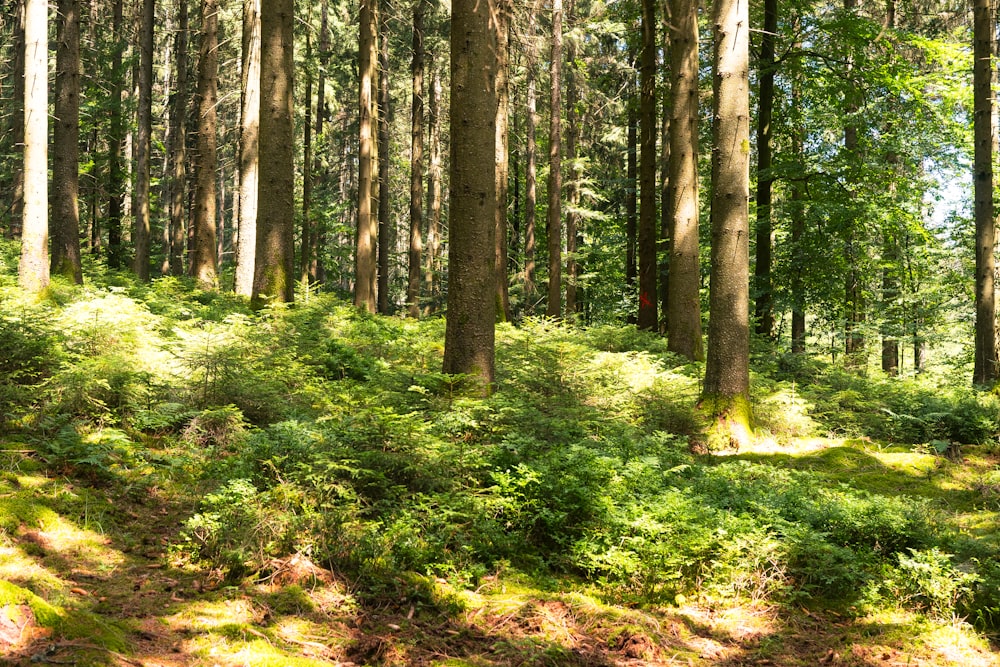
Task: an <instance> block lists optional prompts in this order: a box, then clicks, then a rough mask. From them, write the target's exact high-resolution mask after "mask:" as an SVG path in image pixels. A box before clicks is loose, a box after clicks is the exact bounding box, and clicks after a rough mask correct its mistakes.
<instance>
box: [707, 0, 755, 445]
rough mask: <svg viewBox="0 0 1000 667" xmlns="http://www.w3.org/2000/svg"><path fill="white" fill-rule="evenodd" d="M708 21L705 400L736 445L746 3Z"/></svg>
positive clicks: (744, 209) (741, 379) (743, 267)
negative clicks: (709, 119)
mask: <svg viewBox="0 0 1000 667" xmlns="http://www.w3.org/2000/svg"><path fill="white" fill-rule="evenodd" d="M712 23H713V26H714V40H713V43H714V59H713V72H712V74H713V84H714V85H713V88H714V96H713V109H712V112H713V118H712V277H711V282H710V285H709V289H710V304H709V307H710V319H709V329H708V358H707V363H706V366H705V383H704V388H703V405H705V407H706V408H707V410H708V412H709V413H710V414H711V415H713V416H714V417H716V418H717V419H718V420H719V424H720V426H722V427H723V428H724V430H725V432H727V434H728V435H729V437H730V439H731V440H733V441H735V444H737V446H738V445H739V444H741V443H742V441H743V440H745V439H746V438H748V437H749V428H750V421H751V415H750V402H749V390H750V372H749V370H750V369H749V366H750V363H749V362H750V335H749V330H750V312H749V301H750V295H749V277H750V276H749V274H750V270H749V269H750V267H749V264H750V255H749V243H748V238H747V237H748V234H749V211H748V202H749V199H750V169H749V166H750V85H749V59H750V57H749V15H748V8H747V3H746V2H742V1H740V0H718V2H716V4H715V7H714V12H713V21H712Z"/></svg>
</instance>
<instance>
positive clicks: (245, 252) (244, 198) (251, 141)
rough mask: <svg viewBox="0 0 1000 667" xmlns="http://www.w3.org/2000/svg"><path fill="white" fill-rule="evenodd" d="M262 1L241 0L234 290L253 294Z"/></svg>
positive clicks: (255, 247) (258, 167)
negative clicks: (241, 46)
mask: <svg viewBox="0 0 1000 667" xmlns="http://www.w3.org/2000/svg"><path fill="white" fill-rule="evenodd" d="M182 1H183V0H182ZM260 12H261V0H243V48H242V53H243V55H242V58H243V82H242V88H243V97H242V98H241V105H240V215H239V217H240V227H239V236H238V237H237V242H236V279H235V291H236V293H237V294H240V295H243V296H247V297H249V296H251V295H253V277H254V260H255V257H256V254H257V202H258V188H259V187H260V153H259V150H258V148H259V142H260V87H261V77H260V49H261V44H260Z"/></svg>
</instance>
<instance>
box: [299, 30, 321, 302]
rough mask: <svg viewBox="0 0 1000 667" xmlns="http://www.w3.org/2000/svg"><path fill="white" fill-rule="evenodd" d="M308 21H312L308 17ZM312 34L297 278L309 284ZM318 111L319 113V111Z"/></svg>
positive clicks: (307, 72) (308, 46)
mask: <svg viewBox="0 0 1000 667" xmlns="http://www.w3.org/2000/svg"><path fill="white" fill-rule="evenodd" d="M309 22H310V23H312V19H311V17H310V19H309ZM312 59H313V52H312V36H311V34H310V32H309V31H307V32H306V62H307V63H310V65H309V66H308V67H306V68H305V77H306V95H305V97H306V99H305V102H306V110H305V111H306V113H305V121H304V122H303V123H302V243H301V245H300V247H299V280H301V281H302V283H303V284H305V285H308V284H309V267H310V266H311V265H312V262H313V259H312V255H311V252H312V248H313V244H314V241H313V236H314V235H315V234H316V230H315V228H314V225H313V222H312V191H313V171H312V170H313V116H312V97H313V73H312V65H311V63H312ZM318 113H321V111H319V112H318Z"/></svg>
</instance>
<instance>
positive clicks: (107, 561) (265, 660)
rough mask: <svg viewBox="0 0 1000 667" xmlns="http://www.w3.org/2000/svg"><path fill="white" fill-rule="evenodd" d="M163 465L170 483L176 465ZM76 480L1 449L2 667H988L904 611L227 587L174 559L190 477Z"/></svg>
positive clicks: (552, 591) (329, 587)
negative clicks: (646, 604)
mask: <svg viewBox="0 0 1000 667" xmlns="http://www.w3.org/2000/svg"><path fill="white" fill-rule="evenodd" d="M878 453H879V452H878V451H873V450H872V449H871V448H870V447H869V446H868V444H867V443H864V442H857V441H853V442H852V441H848V442H845V441H842V440H841V441H835V440H826V439H812V440H809V441H808V442H805V441H803V442H801V443H798V444H797V445H796V448H795V449H794V450H792V449H788V448H782V447H776V446H773V445H771V446H767V445H762V447H761V451H750V452H741V453H740V454H739V456H740V457H745V458H747V459H748V460H752V461H755V462H758V463H767V462H768V461H770V460H773V461H774V462H775V464H776V465H782V466H788V465H793V466H796V467H816V466H827V467H828V468H829V467H830V466H836V469H837V474H842V475H843V476H844V478H845V479H851V480H852V483H858V484H861V485H864V484H865V483H866V481H865V480H866V475H868V474H870V473H871V462H872V460H873V456H876V455H877V454H878ZM159 455H160V457H161V458H160V460H161V461H162V462H163V466H164V468H169V467H170V466H171V465H178V461H181V458H179V457H178V456H177V453H176V452H168V451H163V452H159ZM876 458H878V460H879V461H881V462H882V464H885V465H887V466H890V467H892V466H896V469H897V472H900V476H897V477H894V478H893V480H894V481H893V483H894V484H896V485H897V486H899V487H900V491H901V492H902V491H905V492H906V493H908V494H922V493H931V494H933V493H941V492H942V490H945V491H947V490H948V489H962V488H967V487H969V485H970V484H972V483H973V482H972V481H970V480H974V479H976V478H977V476H976V473H977V471H982V470H986V469H994V468H996V467H997V465H998V464H1000V460H998V459H997V458H996V457H995V455H989V454H987V453H985V452H981V451H979V450H978V449H970V450H968V451H967V452H963V456H962V458H961V459H960V460H957V461H948V460H945V459H944V458H942V457H925V458H920V457H919V456H916V457H914V456H913V455H908V456H906V457H905V458H900V459H899V460H897V461H890V460H889V459H888V458H886V457H884V456H883V457H876ZM182 464H183V465H195V466H197V465H198V462H192V461H186V462H182ZM78 475H79V471H78V470H68V469H62V470H61V469H58V468H53V467H52V466H50V465H48V464H47V463H46V462H45V461H43V460H42V459H41V456H40V455H39V454H38V453H36V452H35V451H33V450H32V449H31V447H30V446H28V445H25V444H24V443H19V442H2V441H0V528H2V529H3V530H2V531H0V536H3V537H2V539H0V664H3V665H36V664H42V665H48V664H53V665H60V664H65V665H119V666H126V665H128V666H133V665H134V666H144V667H181V666H204V667H214V666H216V665H218V666H219V667H229V666H237V665H249V666H258V665H261V666H263V665H275V666H279V665H289V666H292V667H295V666H305V665H341V666H348V665H440V666H458V665H467V666H470V667H473V666H493V665H497V666H498V665H595V666H596V665H651V666H655V665H719V666H728V667H736V666H738V665H774V666H778V667H798V666H805V665H849V666H854V667H876V666H878V667H883V666H884V667H896V666H903V665H911V666H918V665H920V666H928V667H929V666H941V667H949V666H955V667H959V666H962V667H986V666H989V665H1000V646H998V644H997V643H996V642H995V641H994V642H991V641H990V639H989V638H988V637H984V636H983V635H981V634H978V633H976V632H975V631H973V630H972V629H971V627H970V626H969V625H968V624H967V623H965V622H964V621H963V620H962V619H951V620H932V619H928V618H926V617H924V616H921V615H917V614H914V613H912V612H905V611H898V612H882V613H879V614H877V615H873V614H868V615H865V614H863V613H852V611H853V610H850V609H846V610H845V609H830V608H823V607H822V606H820V605H816V604H815V603H807V604H809V605H810V606H803V605H802V604H798V603H786V604H784V605H774V604H769V603H766V602H764V601H756V600H754V599H753V596H749V598H747V599H744V600H743V601H742V602H740V603H726V604H710V603H708V602H706V601H704V600H700V601H688V600H686V599H684V598H683V597H680V596H679V597H678V599H677V600H675V602H676V604H675V605H670V606H663V607H644V608H630V607H628V606H625V605H615V604H610V603H608V602H607V601H601V600H599V597H598V595H597V593H598V591H595V590H594V589H593V588H589V589H588V588H587V587H586V586H584V585H583V584H578V583H575V582H573V581H570V580H558V581H556V580H549V581H542V582H539V581H534V580H530V579H528V578H526V577H525V576H524V575H520V574H515V573H507V572H503V571H501V572H497V573H495V574H494V575H493V576H490V577H486V578H484V579H482V580H481V581H480V582H479V585H478V588H476V589H475V590H461V589H458V588H454V587H452V585H451V584H450V583H449V582H448V581H445V580H443V579H428V578H426V577H420V576H417V575H413V577H412V578H400V579H399V580H398V581H397V582H396V590H395V592H393V591H391V590H389V591H387V592H386V593H385V594H384V595H383V596H381V598H378V602H376V603H373V602H372V598H370V597H368V598H365V601H363V602H359V600H358V598H357V597H356V596H355V595H354V594H353V592H352V587H351V584H350V582H347V581H345V580H343V578H341V577H340V576H338V574H337V573H335V572H329V571H326V570H323V569H321V568H319V567H317V566H316V565H315V564H313V563H312V562H310V561H309V559H308V558H307V557H306V556H305V555H299V556H296V557H293V558H290V559H286V560H284V561H281V562H275V563H273V564H272V565H273V566H272V567H271V569H270V573H269V575H268V577H267V579H265V580H253V579H247V580H244V581H242V582H237V583H235V584H234V583H232V582H230V581H225V580H224V579H223V577H222V574H221V573H220V572H218V571H213V570H209V569H199V568H198V567H197V566H194V565H192V564H191V563H189V562H187V561H184V560H183V559H179V558H177V556H176V553H175V551H174V550H173V549H172V547H173V545H176V544H178V542H179V540H181V539H182V537H181V527H182V524H183V521H184V520H185V519H187V518H188V517H190V516H191V515H192V514H193V513H194V512H195V510H196V506H197V500H198V498H199V496H200V494H201V490H200V489H198V488H197V485H192V484H190V483H185V482H182V481H172V480H179V479H190V478H185V477H184V476H171V475H168V474H165V475H163V478H162V480H161V479H159V478H157V479H155V480H149V479H146V480H145V481H144V483H143V484H135V485H129V484H126V485H124V486H122V485H121V484H120V483H111V482H110V481H109V480H108V479H102V478H100V477H99V476H98V477H94V478H90V479H88V478H81V477H79V476H78ZM884 478H885V477H884V475H883V476H882V477H880V479H883V480H884ZM871 479H872V480H873V481H872V482H871V483H875V482H874V479H875V478H874V477H872V478H871ZM907 479H910V481H909V482H907ZM879 483H882V482H879ZM902 487H906V488H905V489H904V488H902ZM954 510H955V511H954V512H953V520H954V521H955V522H957V523H959V524H961V525H962V526H963V528H964V529H966V530H968V531H971V532H974V533H982V534H986V533H993V534H995V533H996V523H997V514H998V513H997V512H996V511H995V510H989V509H983V508H981V507H980V508H978V509H976V510H974V511H970V509H969V507H967V506H956V507H955V508H954ZM28 589H30V590H31V591H33V592H28ZM414 589H423V590H422V591H415V590H414ZM414 600H419V601H421V602H414Z"/></svg>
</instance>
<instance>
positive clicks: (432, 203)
mask: <svg viewBox="0 0 1000 667" xmlns="http://www.w3.org/2000/svg"><path fill="white" fill-rule="evenodd" d="M428 66H429V69H430V71H431V72H432V75H431V80H432V81H431V91H432V94H431V100H430V102H431V103H430V109H428V114H427V125H428V128H429V129H430V152H431V154H430V169H428V170H427V258H426V259H425V262H426V266H427V271H426V273H425V277H424V286H425V287H424V289H425V292H426V294H427V307H426V308H425V309H424V312H425V313H426V314H428V315H429V314H431V313H433V312H435V311H437V306H438V304H437V298H438V294H439V293H440V289H439V287H438V285H439V282H440V281H439V278H438V270H437V261H438V250H439V245H440V238H441V232H440V230H441V93H442V90H441V72H440V71H439V70H438V68H437V67H436V66H435V62H434V54H433V53H431V57H430V63H429V64H428Z"/></svg>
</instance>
